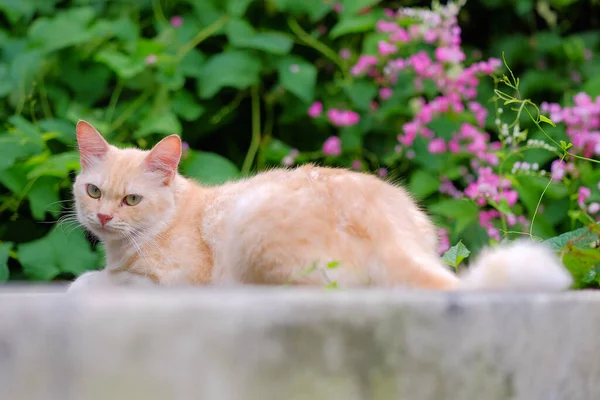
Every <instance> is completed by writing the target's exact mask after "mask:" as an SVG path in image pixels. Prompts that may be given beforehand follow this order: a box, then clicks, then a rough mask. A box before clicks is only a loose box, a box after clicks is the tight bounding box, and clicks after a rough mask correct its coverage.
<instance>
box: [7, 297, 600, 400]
mask: <svg viewBox="0 0 600 400" xmlns="http://www.w3.org/2000/svg"><path fill="white" fill-rule="evenodd" d="M0 293H1V294H0V399H6V400H38V399H51V400H96V399H98V400H100V399H102V400H104V399H106V400H120V399H126V400H137V399H140V400H142V399H143V400H154V399H161V400H163V399H211V400H212V399H215V400H230V399H236V400H237V399H244V400H270V399H274V400H275V399H277V400H281V399H294V400H295V399H307V400H308V399H310V400H315V399H333V400H338V399H339V400H353V399H365V400H366V399H369V400H372V399H373V400H376V399H407V400H421V399H423V400H429V399H432V400H433V399H436V400H438V399H439V400H446V399H452V400H470V399H474V400H475V399H476V400H497V399H498V400H499V399H518V400H558V399H565V400H578V399H582V400H583V399H585V400H591V399H600V294H595V293H592V292H580V293H563V294H551V295H545V294H510V293H507V294H460V295H459V294H442V293H416V292H411V293H406V292H398V291H384V290H361V291H348V292H343V291H339V292H325V291H322V290H317V289H315V290H305V289H296V288H279V289H268V290H267V289H264V288H247V289H243V290H240V289H236V290H224V289H197V290H185V291H181V290H179V291H176V290H153V291H135V292H115V293H103V294H93V295H65V294H53V293H40V292H37V291H36V292H34V291H32V289H29V290H17V289H15V290H9V289H6V288H3V289H2V290H1V291H0Z"/></svg>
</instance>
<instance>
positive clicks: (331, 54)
mask: <svg viewBox="0 0 600 400" xmlns="http://www.w3.org/2000/svg"><path fill="white" fill-rule="evenodd" d="M287 23H288V26H289V27H290V30H291V31H292V32H293V33H294V34H295V35H296V36H298V38H299V39H300V40H301V41H302V42H304V44H306V45H308V46H310V47H312V48H313V49H315V50H317V51H318V52H319V53H321V54H323V55H324V56H325V57H327V58H328V59H330V60H331V61H332V62H334V63H335V64H336V65H337V66H338V68H339V69H340V71H342V74H343V75H344V78H346V79H349V78H350V76H349V75H348V72H347V71H346V67H345V66H344V63H343V61H342V59H341V58H340V56H338V54H337V53H336V52H335V51H333V50H332V49H331V48H329V47H328V46H327V45H326V44H324V43H322V42H320V41H319V40H317V39H315V38H314V37H312V36H311V35H310V34H309V33H308V32H306V31H305V30H304V29H302V27H301V26H300V24H299V23H298V21H296V20H295V19H294V18H292V17H289V18H288V20H287ZM350 79H351V78H350Z"/></svg>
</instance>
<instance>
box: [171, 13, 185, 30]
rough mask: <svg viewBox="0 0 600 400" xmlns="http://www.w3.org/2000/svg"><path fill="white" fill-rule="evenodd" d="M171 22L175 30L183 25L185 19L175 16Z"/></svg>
mask: <svg viewBox="0 0 600 400" xmlns="http://www.w3.org/2000/svg"><path fill="white" fill-rule="evenodd" d="M170 22H171V26H172V27H173V28H179V27H180V26H181V25H183V17H182V16H180V15H175V16H173V17H171V21H170Z"/></svg>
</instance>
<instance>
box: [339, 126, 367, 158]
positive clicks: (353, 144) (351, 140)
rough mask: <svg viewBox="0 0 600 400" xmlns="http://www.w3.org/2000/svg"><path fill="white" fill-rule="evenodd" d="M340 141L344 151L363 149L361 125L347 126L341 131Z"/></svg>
mask: <svg viewBox="0 0 600 400" xmlns="http://www.w3.org/2000/svg"><path fill="white" fill-rule="evenodd" d="M340 140H341V141H342V151H344V152H352V151H358V150H360V149H361V148H362V145H363V138H362V130H361V128H360V125H354V126H346V127H343V128H341V129H340Z"/></svg>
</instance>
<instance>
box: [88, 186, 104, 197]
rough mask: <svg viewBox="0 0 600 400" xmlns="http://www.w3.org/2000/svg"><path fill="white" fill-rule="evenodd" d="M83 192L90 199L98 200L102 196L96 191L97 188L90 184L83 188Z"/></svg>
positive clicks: (98, 190)
mask: <svg viewBox="0 0 600 400" xmlns="http://www.w3.org/2000/svg"><path fill="white" fill-rule="evenodd" d="M85 190H86V191H87V194H88V195H89V196H90V197H91V198H92V199H99V198H100V196H102V192H101V191H100V189H98V186H96V185H92V184H91V183H89V184H88V185H87V186H86V187H85Z"/></svg>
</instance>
